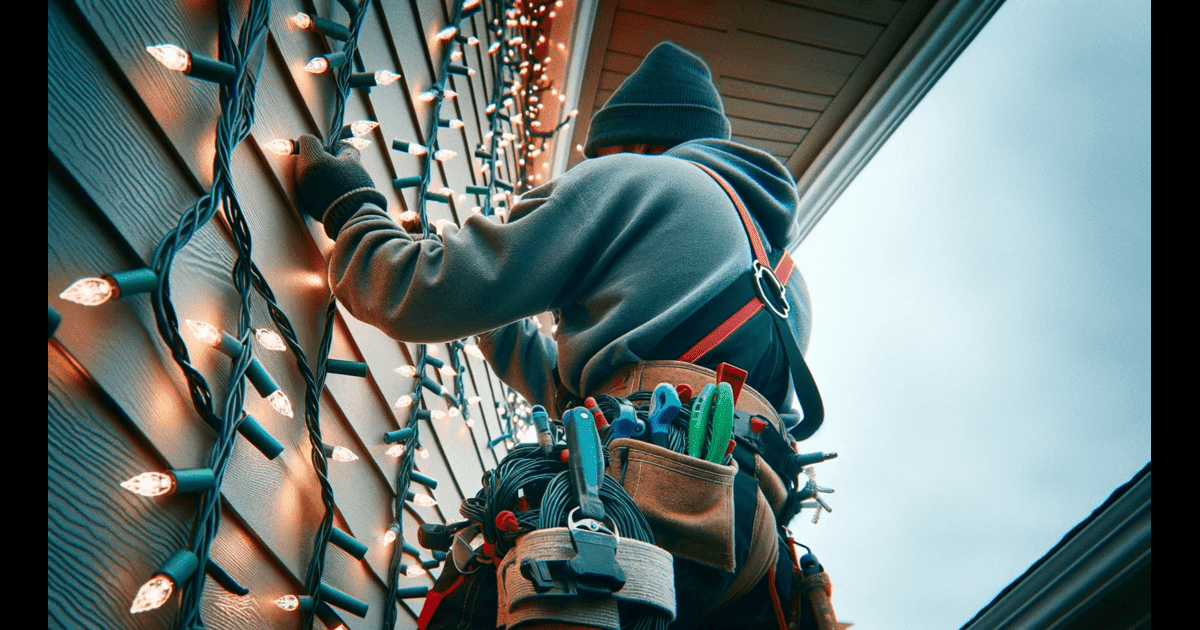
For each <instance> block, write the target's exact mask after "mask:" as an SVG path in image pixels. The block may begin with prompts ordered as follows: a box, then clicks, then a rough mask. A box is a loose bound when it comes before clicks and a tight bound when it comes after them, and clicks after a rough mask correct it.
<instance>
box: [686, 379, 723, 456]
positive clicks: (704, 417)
mask: <svg viewBox="0 0 1200 630" xmlns="http://www.w3.org/2000/svg"><path fill="white" fill-rule="evenodd" d="M715 391H716V386H715V385H713V384H712V383H709V384H707V385H705V386H704V388H703V389H701V390H700V394H699V395H697V396H696V398H695V399H694V400H693V401H692V416H691V418H690V419H689V420H688V441H687V449H688V450H687V454H688V455H689V456H691V457H696V458H699V457H700V456H701V455H702V454H703V452H704V438H705V436H706V434H707V433H708V417H709V416H710V415H711V414H712V402H713V392H715Z"/></svg>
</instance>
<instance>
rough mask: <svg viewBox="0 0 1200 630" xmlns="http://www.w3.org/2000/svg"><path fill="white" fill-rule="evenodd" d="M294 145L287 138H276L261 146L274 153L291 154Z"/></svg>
mask: <svg viewBox="0 0 1200 630" xmlns="http://www.w3.org/2000/svg"><path fill="white" fill-rule="evenodd" d="M295 146H296V145H294V144H293V143H292V141H291V140H288V139H287V138H277V139H275V140H272V141H270V142H268V143H266V144H264V145H263V148H264V149H266V150H268V151H270V152H271V153H274V154H275V155H280V156H286V155H291V154H292V151H294V150H295Z"/></svg>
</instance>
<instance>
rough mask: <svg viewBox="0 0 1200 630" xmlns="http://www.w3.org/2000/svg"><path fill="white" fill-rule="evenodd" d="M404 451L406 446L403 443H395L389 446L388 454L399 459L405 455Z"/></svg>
mask: <svg viewBox="0 0 1200 630" xmlns="http://www.w3.org/2000/svg"><path fill="white" fill-rule="evenodd" d="M404 451H405V448H404V445H403V444H393V445H391V446H389V447H388V450H387V454H388V455H390V456H392V457H395V458H397V459H399V458H401V457H404Z"/></svg>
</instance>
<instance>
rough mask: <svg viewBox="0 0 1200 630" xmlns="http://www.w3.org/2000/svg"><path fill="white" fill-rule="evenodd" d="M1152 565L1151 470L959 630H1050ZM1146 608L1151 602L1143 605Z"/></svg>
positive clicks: (1117, 493) (1116, 494)
mask: <svg viewBox="0 0 1200 630" xmlns="http://www.w3.org/2000/svg"><path fill="white" fill-rule="evenodd" d="M1149 562H1150V464H1149V463H1147V464H1146V466H1145V468H1142V470H1140V471H1139V472H1138V473H1137V474H1136V475H1134V476H1133V478H1132V479H1130V480H1129V481H1128V482H1126V483H1125V484H1123V485H1122V486H1121V487H1120V488H1117V489H1116V490H1115V491H1114V492H1113V493H1112V494H1111V495H1109V497H1108V499H1107V500H1105V502H1104V503H1103V504H1101V505H1100V507H1098V508H1096V509H1095V510H1094V511H1093V512H1092V513H1091V515H1090V516H1088V517H1087V518H1086V519H1084V520H1083V521H1082V522H1080V523H1079V524H1078V525H1076V526H1075V527H1074V528H1073V529H1072V530H1071V531H1070V532H1067V534H1066V535H1065V536H1063V538H1062V540H1060V541H1058V544H1056V545H1055V546H1054V547H1053V548H1052V549H1051V550H1050V551H1048V552H1046V555H1044V556H1042V557H1041V558H1040V559H1039V560H1038V561H1037V562H1035V563H1033V566H1031V567H1029V569H1027V570H1026V571H1025V573H1024V574H1022V575H1021V577H1019V578H1017V579H1016V580H1014V581H1013V582H1012V583H1011V584H1009V585H1008V586H1007V587H1005V588H1004V590H1002V591H1000V594H999V595H997V596H996V598H995V599H993V600H992V601H991V602H990V603H989V604H988V605H987V606H984V608H983V610H980V611H979V613H978V614H976V615H975V617H974V618H972V619H971V620H970V621H968V622H967V624H966V625H964V626H963V630H983V629H985V628H1000V627H1003V628H1011V629H1013V630H1017V629H1023V628H1030V629H1032V628H1054V627H1060V626H1061V625H1062V624H1063V623H1064V622H1069V621H1070V620H1071V617H1072V616H1073V615H1075V614H1076V613H1081V612H1083V611H1084V610H1085V609H1086V607H1087V605H1088V604H1089V603H1092V602H1094V601H1095V600H1096V599H1097V597H1100V596H1103V594H1104V593H1105V592H1108V591H1109V590H1110V589H1112V588H1115V587H1118V586H1119V585H1120V584H1121V582H1122V581H1124V579H1125V578H1126V577H1128V576H1130V575H1132V574H1133V573H1135V572H1137V571H1139V570H1141V569H1142V568H1143V567H1144V566H1147V565H1148V563H1149ZM1146 605H1147V607H1149V601H1147V604H1146Z"/></svg>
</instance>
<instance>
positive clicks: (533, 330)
mask: <svg viewBox="0 0 1200 630" xmlns="http://www.w3.org/2000/svg"><path fill="white" fill-rule="evenodd" d="M479 349H480V350H482V351H483V356H484V358H485V359H487V362H488V363H489V364H490V365H491V366H492V368H493V369H495V370H496V375H497V376H499V377H500V380H502V381H504V382H505V383H507V384H508V385H509V386H510V387H512V388H513V389H515V390H517V393H518V394H521V395H522V396H524V397H525V400H527V401H529V403H530V404H533V405H542V406H543V407H545V408H546V409H551V410H553V409H554V408H555V399H556V394H557V392H558V389H559V387H560V386H561V385H562V380H561V379H560V378H559V375H558V346H557V345H556V344H555V343H554V340H553V339H551V338H549V337H547V336H546V335H543V334H541V333H539V332H538V327H537V324H535V323H533V322H531V321H530V320H529V319H522V320H520V321H516V322H513V323H511V324H509V325H507V326H502V327H500V328H497V329H495V330H493V331H490V332H487V333H484V334H482V335H479Z"/></svg>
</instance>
